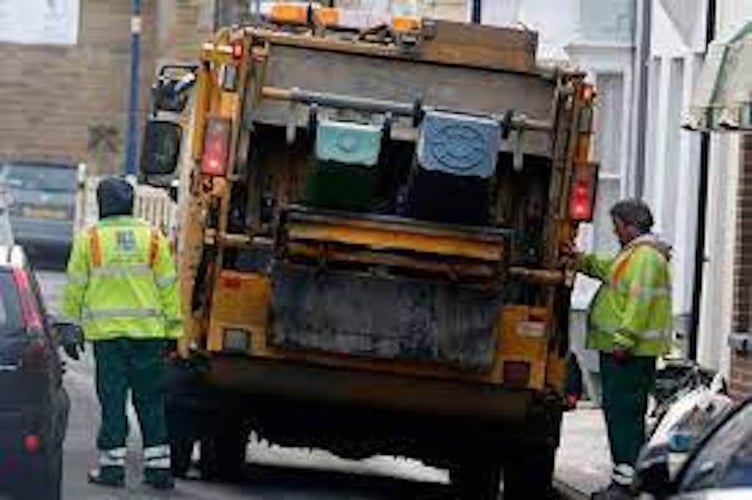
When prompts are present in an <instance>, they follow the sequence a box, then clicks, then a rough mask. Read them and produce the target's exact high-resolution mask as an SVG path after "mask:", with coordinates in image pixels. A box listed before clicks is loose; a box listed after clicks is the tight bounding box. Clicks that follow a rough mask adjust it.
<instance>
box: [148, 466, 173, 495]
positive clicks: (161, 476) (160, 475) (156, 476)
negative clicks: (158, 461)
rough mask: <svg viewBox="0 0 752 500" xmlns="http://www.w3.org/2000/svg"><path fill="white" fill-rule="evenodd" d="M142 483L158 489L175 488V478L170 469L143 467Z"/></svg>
mask: <svg viewBox="0 0 752 500" xmlns="http://www.w3.org/2000/svg"><path fill="white" fill-rule="evenodd" d="M144 484H148V485H149V486H151V487H152V488H156V489H158V490H171V489H173V488H175V480H174V479H173V478H172V473H171V472H170V469H155V468H148V467H147V468H146V469H144Z"/></svg>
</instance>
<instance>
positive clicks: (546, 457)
mask: <svg viewBox="0 0 752 500" xmlns="http://www.w3.org/2000/svg"><path fill="white" fill-rule="evenodd" d="M555 457H556V449H555V448H543V449H537V450H530V451H529V452H527V453H526V454H525V455H522V456H516V457H510V458H509V459H508V460H507V461H506V463H505V464H504V500H526V499H529V498H540V499H542V500H545V499H553V498H555V496H554V490H553V485H552V482H553V476H554V460H555Z"/></svg>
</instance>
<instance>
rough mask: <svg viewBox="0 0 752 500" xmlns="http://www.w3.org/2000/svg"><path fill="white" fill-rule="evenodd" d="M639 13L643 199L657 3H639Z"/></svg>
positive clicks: (638, 190)
mask: <svg viewBox="0 0 752 500" xmlns="http://www.w3.org/2000/svg"><path fill="white" fill-rule="evenodd" d="M637 5H638V7H637V14H638V16H639V19H638V26H639V28H638V29H637V33H636V35H637V37H636V38H637V40H636V41H637V50H636V54H635V57H636V58H637V61H636V64H635V79H634V81H635V85H637V99H636V100H637V102H636V106H635V109H636V115H637V116H636V117H635V129H634V131H635V133H634V136H633V137H634V139H635V146H634V147H635V151H634V158H635V160H634V161H635V169H634V189H635V196H636V197H637V198H642V196H643V194H644V190H645V161H646V158H645V144H646V142H647V137H646V136H647V130H648V128H647V124H648V89H649V87H650V71H649V64H650V44H651V34H652V33H651V32H652V30H653V0H642V1H641V2H638V4H637Z"/></svg>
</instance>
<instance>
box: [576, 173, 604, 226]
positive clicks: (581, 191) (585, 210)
mask: <svg viewBox="0 0 752 500" xmlns="http://www.w3.org/2000/svg"><path fill="white" fill-rule="evenodd" d="M597 184H598V165H597V164H594V163H589V164H585V165H577V166H576V167H575V169H574V178H573V179H572V188H571V191H570V197H569V218H570V219H572V220H574V221H577V222H590V221H591V220H593V213H594V210H595V196H596V188H597Z"/></svg>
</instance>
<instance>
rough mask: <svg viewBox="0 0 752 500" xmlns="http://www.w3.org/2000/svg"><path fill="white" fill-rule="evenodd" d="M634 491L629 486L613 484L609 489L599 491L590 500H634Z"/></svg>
mask: <svg viewBox="0 0 752 500" xmlns="http://www.w3.org/2000/svg"><path fill="white" fill-rule="evenodd" d="M633 498H634V495H632V490H631V488H630V487H629V486H623V485H621V484H617V483H611V484H609V485H608V488H606V489H603V490H601V491H597V492H595V493H593V494H592V495H591V496H590V500H632V499H633Z"/></svg>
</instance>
